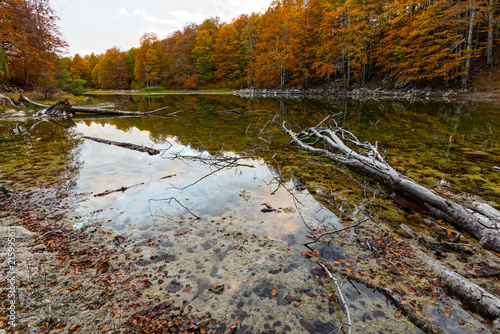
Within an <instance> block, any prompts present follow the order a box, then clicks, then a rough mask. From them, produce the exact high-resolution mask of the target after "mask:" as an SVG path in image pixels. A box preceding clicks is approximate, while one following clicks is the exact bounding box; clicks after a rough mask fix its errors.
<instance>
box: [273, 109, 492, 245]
mask: <svg viewBox="0 0 500 334" xmlns="http://www.w3.org/2000/svg"><path fill="white" fill-rule="evenodd" d="M324 121H326V119H325V120H324ZM324 121H323V122H321V123H320V124H318V125H317V126H315V127H312V128H309V129H308V130H307V131H301V132H300V133H295V132H293V131H292V130H290V129H288V128H287V127H286V124H285V123H283V128H284V130H285V131H286V133H288V135H289V136H290V137H291V138H292V145H293V144H296V145H297V146H298V147H299V148H300V149H303V150H306V151H309V152H311V153H314V154H316V155H320V156H324V157H327V158H329V159H331V160H333V161H335V162H337V163H340V164H343V165H346V166H349V167H353V168H356V169H360V170H363V171H365V172H367V173H369V174H371V175H373V176H375V177H376V178H378V179H379V180H381V181H382V182H383V183H385V184H386V185H388V186H390V187H392V188H394V189H396V190H399V191H401V192H403V193H405V194H407V195H408V196H409V197H413V198H415V199H416V200H418V201H420V202H422V203H424V205H425V207H426V208H427V209H428V210H430V211H431V213H432V214H434V215H436V216H439V217H442V218H444V219H446V220H448V221H449V222H450V223H452V224H454V225H455V226H458V227H459V228H461V229H463V230H465V231H467V232H469V233H471V234H472V235H473V236H474V237H476V238H477V239H478V240H479V241H480V243H481V245H482V246H483V247H484V248H486V249H489V250H492V251H494V252H496V253H500V224H499V223H498V222H497V221H495V220H493V219H490V218H488V217H485V216H483V215H480V216H479V214H478V213H474V212H471V211H469V210H467V209H466V208H464V207H463V206H461V205H460V204H458V203H455V202H453V201H452V200H450V199H447V198H444V197H442V196H440V195H439V194H437V193H436V192H434V191H432V190H430V189H428V188H426V187H424V186H422V185H420V184H418V183H417V182H415V181H414V180H412V179H410V178H408V177H406V176H404V175H402V174H401V173H399V172H398V171H396V170H395V169H394V168H392V167H391V166H390V165H389V164H388V163H387V162H386V161H385V159H384V157H383V156H382V154H381V153H380V152H379V151H378V143H375V145H373V144H371V143H369V142H360V141H359V139H358V138H357V137H356V136H355V135H354V134H353V133H351V132H349V131H347V130H345V129H342V128H340V127H338V126H336V127H334V128H326V127H322V126H321V124H322V123H324Z"/></svg>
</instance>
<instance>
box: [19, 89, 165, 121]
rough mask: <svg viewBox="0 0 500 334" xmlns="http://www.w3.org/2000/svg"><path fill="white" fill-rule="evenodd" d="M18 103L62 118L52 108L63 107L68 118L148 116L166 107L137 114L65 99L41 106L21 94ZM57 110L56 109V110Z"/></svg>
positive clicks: (41, 112) (137, 112)
mask: <svg viewBox="0 0 500 334" xmlns="http://www.w3.org/2000/svg"><path fill="white" fill-rule="evenodd" d="M19 101H23V102H27V103H30V104H33V105H35V106H38V107H41V108H44V110H42V111H40V112H39V114H41V115H43V114H45V115H50V116H62V114H60V113H58V112H52V110H53V108H62V107H61V105H64V106H65V107H64V108H65V109H64V110H65V111H66V113H67V114H66V115H65V116H68V115H70V114H72V115H74V114H76V113H87V114H99V115H120V116H149V115H151V114H152V113H155V112H158V111H160V110H164V109H167V108H168V107H164V108H160V109H157V110H153V111H150V112H139V111H125V110H116V109H103V108H96V107H79V106H74V105H72V104H71V102H69V101H68V100H67V99H66V100H62V101H59V102H58V103H56V104H55V105H52V106H49V105H46V104H41V103H37V102H35V101H32V100H30V99H29V98H27V97H26V96H25V95H23V94H21V95H20V96H19ZM56 110H58V109H56Z"/></svg>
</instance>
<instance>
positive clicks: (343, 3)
mask: <svg viewBox="0 0 500 334" xmlns="http://www.w3.org/2000/svg"><path fill="white" fill-rule="evenodd" d="M0 6H1V11H0V22H1V25H0V43H1V44H0V81H1V82H6V83H10V84H14V85H17V86H20V87H22V88H25V89H26V88H27V89H31V88H38V89H40V90H42V91H43V90H45V91H47V90H50V89H53V88H55V87H58V88H60V89H63V90H68V91H71V92H74V93H79V92H81V91H82V90H83V89H85V88H92V89H140V88H143V87H152V86H161V87H164V88H167V89H200V88H246V87H259V88H280V89H283V88H288V87H298V88H307V87H311V86H316V85H324V84H329V85H331V86H332V87H336V88H345V89H349V88H352V87H359V86H364V85H365V84H366V83H367V82H369V81H370V80H375V79H378V83H379V85H380V86H383V87H385V88H398V87H402V86H405V85H413V86H414V87H419V86H420V87H423V86H427V85H434V86H435V85H438V86H442V87H450V86H451V87H457V88H464V89H466V88H467V84H468V81H469V74H470V72H471V70H472V67H473V66H492V65H493V64H494V59H493V54H494V49H495V48H496V47H497V46H498V44H499V42H500V38H499V35H500V4H499V2H498V1H494V0H466V1H463V0H428V1H415V0H405V1H390V2H384V1H375V0H363V1H360V0H309V1H306V0H274V1H273V2H272V3H271V5H270V6H269V8H268V9H267V11H265V12H264V13H261V14H256V13H253V14H249V15H247V14H243V15H241V16H239V17H237V18H234V19H233V20H232V21H231V22H221V21H220V19H219V18H217V17H213V18H207V19H206V20H205V21H204V22H203V23H201V24H195V23H192V24H189V25H187V26H185V27H184V28H183V29H182V30H178V31H175V32H173V33H171V34H170V35H168V36H166V38H161V37H159V36H157V35H156V34H155V33H145V34H144V35H143V36H142V38H141V40H140V46H138V47H135V48H131V49H130V50H120V49H118V48H117V47H113V46H112V45H110V49H108V50H107V51H106V52H105V53H103V54H94V53H92V54H90V55H79V54H76V55H74V56H73V57H67V56H65V53H64V52H65V48H66V43H65V42H64V40H63V39H62V34H61V32H60V30H59V28H58V26H57V20H58V18H57V15H56V13H55V12H54V11H53V10H52V9H51V8H50V5H49V1H48V0H9V1H0ZM112 43H113V42H112V41H110V44H112ZM477 60H481V61H477ZM478 64H480V65H478Z"/></svg>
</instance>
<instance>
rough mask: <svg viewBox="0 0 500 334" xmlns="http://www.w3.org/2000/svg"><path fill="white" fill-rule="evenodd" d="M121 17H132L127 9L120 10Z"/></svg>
mask: <svg viewBox="0 0 500 334" xmlns="http://www.w3.org/2000/svg"><path fill="white" fill-rule="evenodd" d="M118 15H119V16H127V17H128V16H130V13H129V12H128V10H127V8H120V11H119V12H118Z"/></svg>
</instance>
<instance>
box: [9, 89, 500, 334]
mask: <svg viewBox="0 0 500 334" xmlns="http://www.w3.org/2000/svg"><path fill="white" fill-rule="evenodd" d="M107 99H108V100H109V101H111V102H113V103H115V104H116V106H117V107H118V108H120V109H125V110H141V111H146V110H154V109H158V108H160V107H163V106H169V107H170V109H169V110H168V111H165V112H162V113H160V114H157V116H158V117H129V118H94V117H91V116H78V117H76V118H75V119H74V120H70V121H55V122H53V121H44V122H40V123H38V122H37V121H35V120H29V121H23V122H15V121H5V122H1V123H0V138H1V140H0V145H1V150H0V166H1V167H0V177H1V180H2V182H5V183H9V184H16V185H17V186H22V185H23V184H24V185H28V186H33V185H38V186H55V187H65V188H67V189H71V190H72V192H73V193H74V194H77V198H78V201H79V204H80V206H79V208H78V210H79V212H80V213H81V216H82V217H86V216H88V215H89V214H90V213H93V214H92V217H93V218H92V219H94V218H96V217H97V218H99V219H101V220H104V221H108V224H107V225H106V227H107V228H110V229H112V230H113V231H115V232H116V233H118V234H123V235H127V236H129V237H130V238H133V240H135V243H136V245H137V246H138V247H143V248H144V249H145V251H144V253H143V255H144V256H143V257H142V258H141V261H142V262H141V265H144V266H149V265H154V264H155V263H157V261H159V259H161V260H164V259H168V260H170V262H169V272H170V273H171V275H172V276H173V277H174V278H173V280H175V282H174V281H173V280H172V281H168V282H165V284H164V286H161V288H159V289H157V290H155V291H154V293H155V294H157V295H159V296H164V297H165V298H173V299H177V300H179V301H181V302H182V301H183V300H193V299H194V300H196V303H195V304H196V307H197V311H199V312H201V313H204V312H211V313H212V315H213V316H214V317H216V318H217V319H219V320H221V321H225V322H226V323H231V322H233V323H236V321H237V320H240V321H241V327H240V331H241V332H242V333H261V332H262V333H263V332H271V331H273V330H274V331H276V332H284V331H285V332H286V331H288V329H289V328H290V331H291V332H294V333H302V332H310V333H330V332H336V328H337V327H338V326H339V324H340V323H341V322H342V321H345V314H344V313H343V312H339V304H338V303H337V301H336V299H334V298H332V297H329V296H328V292H332V291H333V290H332V289H331V288H329V284H328V282H326V281H325V277H324V275H323V273H322V271H321V270H320V268H318V266H317V265H315V263H313V262H312V261H310V260H309V259H307V258H305V257H304V256H302V255H301V252H303V251H305V250H306V249H305V248H304V246H303V245H302V243H304V242H306V241H309V239H307V238H306V236H307V229H306V226H305V223H307V224H308V225H309V226H310V227H313V228H316V227H319V226H325V225H326V226H337V224H338V217H337V216H336V215H335V214H334V213H332V212H331V211H329V210H327V209H325V208H324V207H323V206H322V205H321V204H319V203H318V202H317V201H316V200H315V199H314V197H313V196H311V195H310V194H309V193H308V192H307V191H306V190H301V189H302V188H300V187H296V185H297V184H296V180H295V179H294V178H293V177H291V178H287V180H286V182H285V183H284V186H279V185H278V183H277V182H276V177H277V175H278V171H279V170H280V169H281V170H283V173H284V174H285V172H286V173H289V172H290V171H291V170H294V169H295V168H297V166H296V165H297V164H298V161H301V159H303V157H302V155H301V153H300V152H297V151H295V150H293V149H292V148H290V146H289V139H288V138H287V137H286V136H285V134H284V133H283V132H282V130H281V124H282V122H283V121H287V122H288V124H293V122H296V123H297V124H298V125H300V126H303V127H307V126H310V125H314V124H317V123H318V122H320V121H321V120H322V119H323V118H324V117H325V116H326V115H334V114H337V113H338V112H342V115H340V116H339V118H338V122H339V123H341V124H343V125H344V126H346V127H348V128H350V129H352V130H353V131H354V132H355V133H357V134H358V135H359V136H360V138H362V139H365V140H370V141H379V142H380V143H381V144H382V145H383V147H384V148H385V149H386V150H387V154H388V156H389V157H391V163H392V164H393V165H394V166H396V167H398V168H404V169H405V170H407V171H408V174H409V175H410V176H413V177H415V178H417V179H419V180H421V181H422V182H424V183H428V184H430V185H432V184H436V183H441V184H442V183H443V182H445V183H446V184H447V185H449V187H450V188H451V189H453V190H455V191H457V192H461V191H469V192H472V193H474V194H478V195H481V196H484V197H486V198H487V199H489V200H491V201H493V202H496V203H498V200H499V198H500V189H499V186H498V185H499V184H500V173H494V172H493V171H492V170H491V167H492V166H500V158H499V157H500V154H499V153H500V152H499V150H500V149H499V147H500V146H499V144H498V139H499V135H500V117H498V116H500V107H499V106H498V105H495V104H491V103H489V104H481V103H473V102H467V103H447V102H443V101H440V102H432V101H423V102H415V101H414V102H408V101H395V100H387V101H355V100H325V99H323V100H283V99H281V100H280V99H254V100H249V99H242V98H237V97H233V96H189V95H183V96H175V95H170V96H165V97H159V98H154V99H153V98H142V97H130V96H109V97H107ZM485 107H486V108H485ZM179 110H183V112H180V113H178V114H177V115H178V117H172V116H169V115H168V114H169V113H170V112H174V111H179ZM82 136H92V137H98V138H103V139H107V140H113V141H120V142H128V143H133V144H136V145H144V146H147V147H152V148H155V149H159V150H161V151H162V153H161V154H159V155H155V156H149V155H148V154H146V153H141V152H137V151H133V150H128V149H124V148H119V147H115V146H110V145H105V144H102V143H97V142H94V141H91V140H84V139H82ZM230 157H236V158H240V159H238V160H237V162H236V164H237V165H234V164H232V165H228V164H227V161H228V160H227V158H230ZM201 158H205V160H203V159H201ZM206 159H211V162H212V164H209V163H207V161H206ZM224 159H226V160H225V161H226V162H221V161H224ZM214 162H217V164H213V163H214ZM278 164H279V165H278ZM122 187H130V188H128V189H127V190H125V191H117V192H112V193H110V194H107V195H105V196H95V195H99V194H102V193H104V192H106V191H112V190H117V189H120V188H122ZM292 194H293V195H292ZM263 203H266V204H267V205H269V206H272V207H273V208H275V209H276V211H273V212H262V209H263V208H265V206H264V205H263ZM352 205H356V203H352ZM299 213H300V214H299ZM304 222H305V223H304ZM77 227H80V226H77ZM151 238H155V240H158V242H155V243H156V244H157V245H155V246H154V247H150V246H148V244H150V242H151V240H152V239H151ZM329 252H330V253H331V254H330V256H332V257H338V258H340V257H342V256H344V254H343V252H344V251H343V249H342V248H341V247H340V246H333V247H332V248H331V249H330V250H329ZM176 282H178V283H181V284H182V286H187V285H189V286H190V287H192V289H190V290H189V291H186V292H183V291H176V290H177V289H176V288H175V286H176V284H175V283H176ZM214 285H224V287H225V290H224V292H223V293H220V294H216V293H210V291H209V290H210V289H211V287H213V286H214ZM343 289H344V291H345V293H346V296H347V299H348V305H349V309H350V311H351V317H352V319H353V326H354V327H353V332H355V333H363V332H364V333H377V332H387V331H388V330H389V329H390V330H393V332H394V333H419V332H420V331H419V330H418V329H417V328H415V326H414V325H413V324H411V323H410V322H408V321H407V320H406V319H405V318H404V317H402V318H395V317H394V316H393V314H394V312H395V309H394V308H393V307H392V306H391V305H390V303H386V300H385V298H384V297H382V296H381V295H380V294H378V293H375V292H373V291H371V290H370V289H368V288H365V287H363V286H361V285H359V284H356V283H353V284H349V283H348V284H345V285H344V287H343ZM273 290H276V291H277V292H276V293H275V294H273V293H272V292H273ZM296 302H297V303H298V304H297V303H296ZM443 303H446V305H448V306H451V307H452V308H453V309H454V311H455V312H454V317H458V318H457V319H465V320H466V321H467V322H470V323H471V324H473V326H472V327H473V328H472V329H470V330H471V332H474V333H476V332H478V333H479V332H481V333H484V332H486V331H482V328H483V326H482V325H481V324H479V323H478V322H477V321H476V320H474V319H473V318H472V317H471V316H470V315H469V314H468V313H467V312H465V311H463V310H462V309H461V308H460V307H459V306H458V304H457V302H456V301H450V300H447V301H443ZM443 305H444V304H443ZM438 306H439V305H437V307H438ZM429 314H431V315H432V317H433V321H434V322H436V323H439V325H440V327H442V328H444V329H445V330H446V331H447V332H448V333H462V332H463V328H461V326H458V325H457V323H458V321H459V320H457V319H454V320H451V319H447V318H446V317H444V316H443V315H442V314H441V313H439V312H434V311H433V310H432V309H431V310H429Z"/></svg>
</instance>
